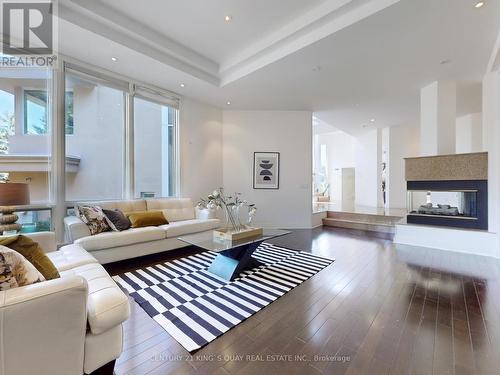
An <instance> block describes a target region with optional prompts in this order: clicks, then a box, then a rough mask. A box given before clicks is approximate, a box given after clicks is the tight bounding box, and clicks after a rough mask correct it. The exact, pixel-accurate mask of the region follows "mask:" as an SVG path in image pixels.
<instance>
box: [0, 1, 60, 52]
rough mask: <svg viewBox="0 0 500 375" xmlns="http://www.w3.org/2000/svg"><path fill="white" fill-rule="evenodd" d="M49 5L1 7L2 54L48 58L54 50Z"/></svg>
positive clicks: (40, 3) (51, 12)
mask: <svg viewBox="0 0 500 375" xmlns="http://www.w3.org/2000/svg"><path fill="white" fill-rule="evenodd" d="M53 14H54V13H53V4H52V2H47V1H45V2H30V3H25V2H9V1H4V2H3V3H2V33H3V53H4V54H6V55H50V54H52V53H53V46H54V27H53V26H54V24H53Z"/></svg>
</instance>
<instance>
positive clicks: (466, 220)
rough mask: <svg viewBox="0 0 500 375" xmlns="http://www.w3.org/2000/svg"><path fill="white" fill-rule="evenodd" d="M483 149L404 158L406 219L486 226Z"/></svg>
mask: <svg viewBox="0 0 500 375" xmlns="http://www.w3.org/2000/svg"><path fill="white" fill-rule="evenodd" d="M487 158H488V154H487V153H474V154H459V155H446V156H435V157H422V158H410V159H406V179H407V191H408V197H407V209H408V215H407V222H408V223H410V224H426V225H435V226H447V227H456V228H469V229H483V230H487V229H488V178H487V170H488V166H487V161H488V159H487Z"/></svg>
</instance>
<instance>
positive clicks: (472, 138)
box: [456, 113, 483, 154]
mask: <svg viewBox="0 0 500 375" xmlns="http://www.w3.org/2000/svg"><path fill="white" fill-rule="evenodd" d="M482 123H483V114H482V113H471V114H468V115H465V116H462V117H458V118H457V125H456V126H457V133H456V136H457V139H456V142H457V144H456V153H457V154H467V153H470V152H480V151H482V149H483V129H482V125H483V124H482Z"/></svg>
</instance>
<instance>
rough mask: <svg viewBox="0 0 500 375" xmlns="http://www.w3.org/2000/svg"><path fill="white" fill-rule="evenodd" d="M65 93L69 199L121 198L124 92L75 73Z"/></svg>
mask: <svg viewBox="0 0 500 375" xmlns="http://www.w3.org/2000/svg"><path fill="white" fill-rule="evenodd" d="M66 92H67V94H66V116H65V118H66V124H65V128H66V158H68V162H67V164H66V199H67V200H68V201H85V200H112V199H121V198H123V196H124V178H125V177H124V176H125V166H124V164H125V163H124V160H125V156H124V151H125V148H124V137H125V110H124V108H125V92H124V91H123V90H120V89H117V88H116V87H115V86H113V83H112V82H109V83H108V82H106V81H104V80H102V79H97V78H96V79H94V78H93V77H89V76H81V75H79V74H77V73H71V72H68V73H67V74H66ZM68 93H71V95H68ZM69 161H71V163H70V162H69Z"/></svg>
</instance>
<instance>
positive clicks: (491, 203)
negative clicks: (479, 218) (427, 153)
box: [483, 71, 500, 255]
mask: <svg viewBox="0 0 500 375" xmlns="http://www.w3.org/2000/svg"><path fill="white" fill-rule="evenodd" d="M483 133H484V135H483V139H484V145H483V146H484V149H485V150H486V151H488V227H489V231H490V232H495V233H498V232H499V224H500V218H499V215H500V199H499V192H498V191H499V188H500V176H499V172H498V170H499V168H500V154H499V150H500V71H496V72H491V73H488V74H486V76H485V77H484V79H483ZM499 253H500V250H499ZM499 255H500V254H499Z"/></svg>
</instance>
